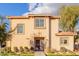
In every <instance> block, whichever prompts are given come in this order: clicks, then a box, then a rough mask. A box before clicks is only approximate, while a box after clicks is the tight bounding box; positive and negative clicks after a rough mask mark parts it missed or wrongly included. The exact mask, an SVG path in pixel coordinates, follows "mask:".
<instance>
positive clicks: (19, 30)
mask: <svg viewBox="0 0 79 59" xmlns="http://www.w3.org/2000/svg"><path fill="white" fill-rule="evenodd" d="M22 33H24V24H17V34H22Z"/></svg>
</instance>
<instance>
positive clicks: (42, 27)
mask: <svg viewBox="0 0 79 59" xmlns="http://www.w3.org/2000/svg"><path fill="white" fill-rule="evenodd" d="M40 19H41V20H43V21H44V26H41V27H40V26H36V20H40ZM45 26H46V21H45V18H42V17H36V18H34V28H36V29H44V28H46V27H45Z"/></svg>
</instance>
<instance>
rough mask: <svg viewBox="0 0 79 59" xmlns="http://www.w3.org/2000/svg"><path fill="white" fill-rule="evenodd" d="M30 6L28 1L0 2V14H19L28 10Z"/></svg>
mask: <svg viewBox="0 0 79 59" xmlns="http://www.w3.org/2000/svg"><path fill="white" fill-rule="evenodd" d="M28 7H29V6H28V4H26V3H0V15H3V16H19V15H22V14H23V13H25V12H28Z"/></svg>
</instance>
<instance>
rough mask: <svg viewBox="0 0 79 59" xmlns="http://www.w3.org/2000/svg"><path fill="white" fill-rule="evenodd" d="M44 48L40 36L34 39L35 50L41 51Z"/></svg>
mask: <svg viewBox="0 0 79 59" xmlns="http://www.w3.org/2000/svg"><path fill="white" fill-rule="evenodd" d="M43 50H44V40H43V39H41V38H37V39H35V51H43Z"/></svg>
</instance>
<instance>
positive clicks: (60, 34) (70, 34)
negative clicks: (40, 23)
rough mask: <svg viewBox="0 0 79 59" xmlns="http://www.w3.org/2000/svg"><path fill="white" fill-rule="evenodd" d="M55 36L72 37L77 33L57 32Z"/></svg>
mask: <svg viewBox="0 0 79 59" xmlns="http://www.w3.org/2000/svg"><path fill="white" fill-rule="evenodd" d="M56 35H57V36H73V35H77V33H74V32H59V33H56Z"/></svg>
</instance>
